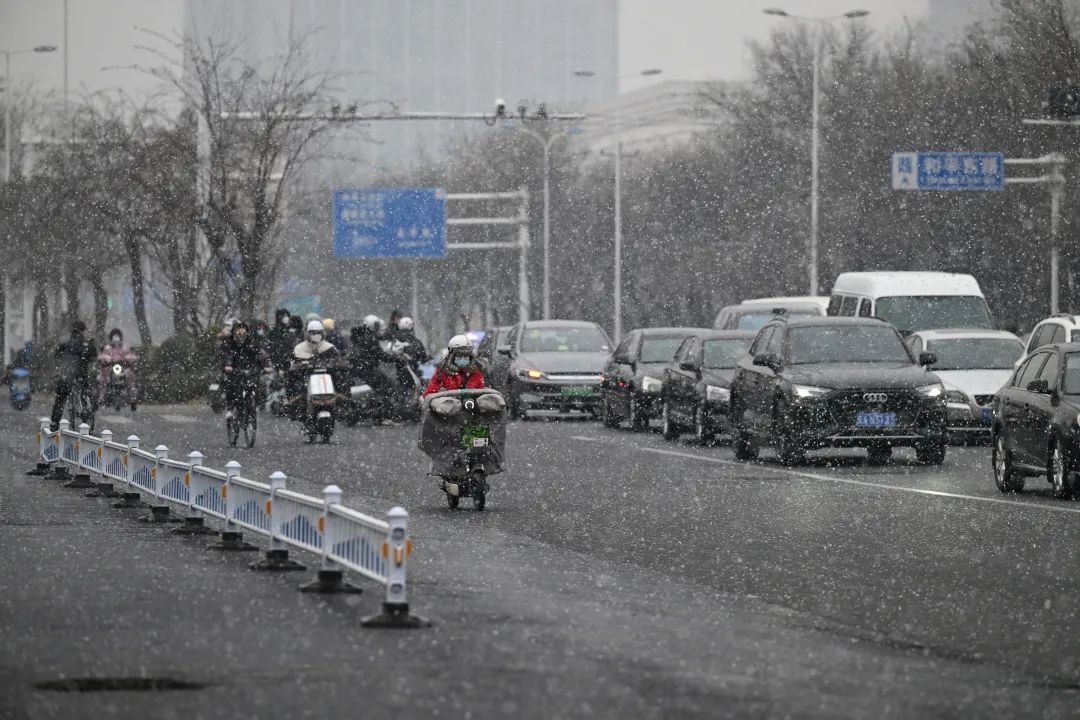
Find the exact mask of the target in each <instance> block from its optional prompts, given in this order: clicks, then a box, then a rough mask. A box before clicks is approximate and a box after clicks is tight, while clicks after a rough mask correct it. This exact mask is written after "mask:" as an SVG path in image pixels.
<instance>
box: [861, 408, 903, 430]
mask: <svg viewBox="0 0 1080 720" xmlns="http://www.w3.org/2000/svg"><path fill="white" fill-rule="evenodd" d="M855 425H856V426H857V427H861V428H885V427H896V413H891V412H886V413H882V412H861V413H856V415H855Z"/></svg>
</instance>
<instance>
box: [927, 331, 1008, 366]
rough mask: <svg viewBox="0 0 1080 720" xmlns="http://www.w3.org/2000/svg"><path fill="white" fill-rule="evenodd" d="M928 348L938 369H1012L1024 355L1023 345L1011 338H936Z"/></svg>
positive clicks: (928, 344)
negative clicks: (935, 357)
mask: <svg viewBox="0 0 1080 720" xmlns="http://www.w3.org/2000/svg"><path fill="white" fill-rule="evenodd" d="M926 349H927V350H928V351H930V352H932V353H934V354H935V355H937V364H936V365H934V369H935V370H1011V369H1012V368H1013V366H1014V365H1016V361H1017V360H1019V359H1020V358H1021V357H1023V355H1024V344H1023V343H1022V342H1020V341H1019V340H1012V339H1010V338H956V339H952V340H933V341H931V342H928V343H927V344H926Z"/></svg>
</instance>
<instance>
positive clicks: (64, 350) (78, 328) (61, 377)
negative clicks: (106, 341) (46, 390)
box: [50, 320, 97, 431]
mask: <svg viewBox="0 0 1080 720" xmlns="http://www.w3.org/2000/svg"><path fill="white" fill-rule="evenodd" d="M96 362H97V348H96V347H94V341H93V340H91V339H90V338H88V337H86V323H84V322H83V321H82V320H76V321H75V322H74V323H73V324H72V325H71V336H70V337H69V338H68V339H67V340H65V341H64V342H62V343H60V345H59V346H58V347H57V348H56V377H55V382H54V387H55V390H56V400H54V401H53V407H52V415H51V416H50V419H51V420H52V429H53V431H55V430H56V429H57V428H58V427H59V426H60V418H62V417H63V416H64V403H66V402H67V399H68V396H69V395H71V393H72V392H73V391H74V392H81V391H82V390H83V389H92V388H90V383H91V382H92V380H91V375H90V374H91V372H93V370H94V369H95V363H96ZM84 396H85V397H86V398H89V399H90V403H91V407H90V408H82V412H83V413H87V412H89V414H91V415H92V414H93V412H94V410H95V408H94V407H93V402H94V400H93V398H96V396H97V393H92V392H87V393H85V394H84ZM80 403H81V400H80Z"/></svg>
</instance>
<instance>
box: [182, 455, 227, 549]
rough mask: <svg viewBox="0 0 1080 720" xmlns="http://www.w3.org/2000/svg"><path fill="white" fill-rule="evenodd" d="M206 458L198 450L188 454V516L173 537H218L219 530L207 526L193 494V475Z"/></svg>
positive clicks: (185, 479)
mask: <svg viewBox="0 0 1080 720" xmlns="http://www.w3.org/2000/svg"><path fill="white" fill-rule="evenodd" d="M205 459H206V456H205V455H203V454H202V453H201V452H199V451H198V450H192V451H191V452H189V453H188V469H187V472H185V473H184V487H185V488H187V496H188V500H187V514H186V515H184V524H183V525H182V526H180V527H178V528H176V529H175V530H173V535H217V534H218V533H217V530H214V529H213V528H210V527H207V526H206V519H205V518H204V516H203V514H202V512H200V511H199V509H198V508H197V507H195V497H194V496H193V495H192V494H191V474H192V473H194V472H196V470H195V468H197V467H199V466H200V465H202V464H203V460H205Z"/></svg>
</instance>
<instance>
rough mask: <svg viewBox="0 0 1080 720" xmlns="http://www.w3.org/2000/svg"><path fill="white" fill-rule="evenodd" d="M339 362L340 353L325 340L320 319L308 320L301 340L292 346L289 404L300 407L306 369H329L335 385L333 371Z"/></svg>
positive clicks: (335, 377)
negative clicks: (316, 367)
mask: <svg viewBox="0 0 1080 720" xmlns="http://www.w3.org/2000/svg"><path fill="white" fill-rule="evenodd" d="M340 363H341V353H339V352H338V349H337V348H336V347H334V346H333V345H331V344H330V343H328V342H327V341H326V328H325V327H323V324H322V321H321V320H309V321H308V324H307V333H306V337H305V338H304V340H303V342H300V343H298V344H297V345H296V347H294V348H293V352H292V367H291V368H290V369H289V405H290V407H300V406H302V403H300V402H299V399H300V398H302V397H303V396H304V378H305V377H306V375H307V372H306V371H307V369H308V368H309V367H311V366H313V365H320V366H322V367H325V368H327V369H328V370H330V371H331V377H332V378H333V379H334V383H335V385H337V384H338V377H337V373H336V372H335V371H336V370H337V369H338V367H339V365H340Z"/></svg>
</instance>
